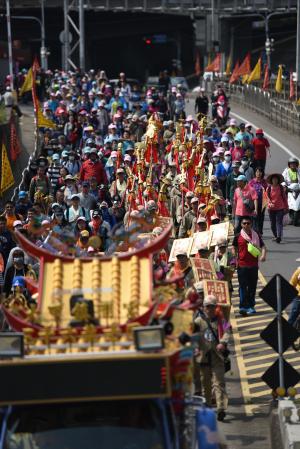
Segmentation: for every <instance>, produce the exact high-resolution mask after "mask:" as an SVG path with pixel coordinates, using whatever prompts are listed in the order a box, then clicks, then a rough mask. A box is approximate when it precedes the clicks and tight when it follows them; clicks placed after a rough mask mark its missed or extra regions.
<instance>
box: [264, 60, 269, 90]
mask: <svg viewBox="0 0 300 449" xmlns="http://www.w3.org/2000/svg"><path fill="white" fill-rule="evenodd" d="M269 86H270V77H269V66H268V64H266V65H265V74H264V83H263V90H268V89H269Z"/></svg>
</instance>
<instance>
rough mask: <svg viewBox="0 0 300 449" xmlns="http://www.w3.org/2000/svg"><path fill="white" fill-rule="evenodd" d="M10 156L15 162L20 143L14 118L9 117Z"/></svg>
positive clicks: (19, 151)
mask: <svg viewBox="0 0 300 449" xmlns="http://www.w3.org/2000/svg"><path fill="white" fill-rule="evenodd" d="M9 124H10V157H11V160H12V161H13V162H15V161H16V160H17V158H18V156H19V154H20V153H21V144H20V140H19V138H18V135H17V130H16V126H15V123H14V119H13V117H12V116H11V118H10V123H9Z"/></svg>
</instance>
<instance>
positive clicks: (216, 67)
mask: <svg viewBox="0 0 300 449" xmlns="http://www.w3.org/2000/svg"><path fill="white" fill-rule="evenodd" d="M205 71H206V72H220V71H221V53H218V54H217V55H216V57H215V59H214V60H213V62H212V63H211V64H209V65H208V66H207V67H205Z"/></svg>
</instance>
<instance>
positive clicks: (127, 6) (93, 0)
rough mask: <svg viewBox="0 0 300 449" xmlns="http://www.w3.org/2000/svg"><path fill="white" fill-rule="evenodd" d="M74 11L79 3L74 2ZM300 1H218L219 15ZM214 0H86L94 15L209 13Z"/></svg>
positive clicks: (18, 4) (50, 0)
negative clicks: (119, 13) (112, 12)
mask: <svg viewBox="0 0 300 449" xmlns="http://www.w3.org/2000/svg"><path fill="white" fill-rule="evenodd" d="M36 5H37V0H15V1H14V5H13V7H14V9H15V8H33V7H36ZM45 7H47V8H49V7H50V8H51V7H52V8H53V7H55V8H57V7H62V0H47V2H46V4H45ZM72 7H73V8H74V9H77V8H78V2H76V1H75V2H73V6H72ZM296 7H297V0H243V1H241V0H215V2H214V9H215V12H216V13H241V12H248V13H249V12H256V11H260V10H261V11H264V12H265V11H276V10H289V9H296ZM211 8H212V2H211V0H85V9H87V10H88V9H92V10H94V11H115V12H121V11H131V12H153V13H155V12H159V13H167V14H168V13H169V14H172V13H173V14H176V13H177V14H182V15H187V14H190V13H191V12H195V13H197V12H199V13H209V12H210V11H211Z"/></svg>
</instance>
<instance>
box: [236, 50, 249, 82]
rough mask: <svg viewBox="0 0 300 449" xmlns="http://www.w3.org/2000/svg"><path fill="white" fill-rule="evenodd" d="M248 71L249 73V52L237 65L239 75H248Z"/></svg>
mask: <svg viewBox="0 0 300 449" xmlns="http://www.w3.org/2000/svg"><path fill="white" fill-rule="evenodd" d="M249 73H251V56H250V53H247V55H246V57H245V59H244V61H243V62H242V64H241V65H240V67H239V70H238V75H239V76H243V75H249Z"/></svg>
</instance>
